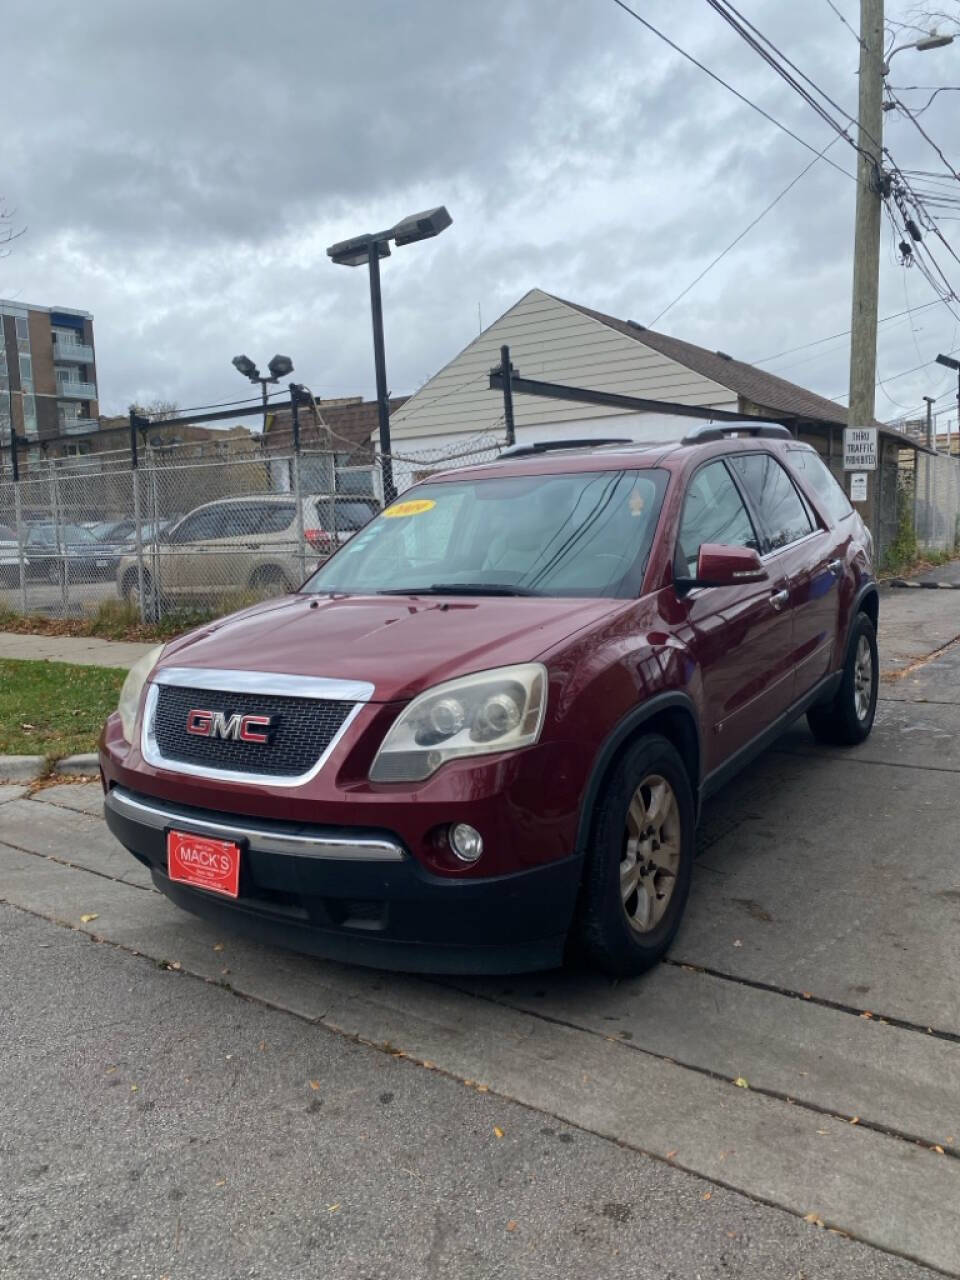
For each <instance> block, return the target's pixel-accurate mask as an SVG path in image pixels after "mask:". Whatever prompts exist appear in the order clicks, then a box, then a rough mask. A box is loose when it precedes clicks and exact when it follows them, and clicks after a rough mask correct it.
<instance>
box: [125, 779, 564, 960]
mask: <svg viewBox="0 0 960 1280" xmlns="http://www.w3.org/2000/svg"><path fill="white" fill-rule="evenodd" d="M104 812H105V816H106V820H107V825H108V826H109V828H110V830H111V831H112V832H113V834H114V835H115V836H116V837H117V839H118V840H119V841H120V843H121V844H123V845H124V846H125V847H126V848H127V849H129V850H130V852H131V853H132V854H134V856H135V857H137V858H138V859H139V860H140V861H141V862H142V863H144V865H146V866H147V867H149V869H150V872H151V875H152V877H153V881H154V884H155V885H156V886H157V888H158V889H160V891H161V892H162V893H164V894H166V896H167V897H168V898H170V900H171V901H172V902H175V903H176V904H177V905H178V906H180V907H183V908H184V909H185V910H187V911H192V912H194V913H195V914H196V915H199V916H202V917H204V918H205V919H207V920H210V921H213V922H214V923H216V924H220V925H223V926H224V927H226V928H230V929H233V930H235V931H237V932H241V933H244V934H246V935H247V936H250V937H254V938H256V939H257V940H259V941H261V942H268V943H271V944H273V945H276V946H281V947H288V948H291V949H293V950H296V951H304V952H307V953H309V954H312V955H318V956H324V957H327V958H329V959H334V960H341V961H346V962H349V963H356V964H365V965H371V966H374V967H376V968H386V969H399V970H406V971H408V972H421V973H424V972H425V973H516V972H521V971H524V970H535V969H548V968H552V967H555V966H556V965H558V964H560V962H561V960H562V957H563V949H564V944H565V941H566V934H567V931H568V929H569V926H570V921H571V919H572V916H573V909H574V904H575V901H576V896H577V890H578V887H579V882H580V870H581V863H582V859H581V858H580V857H577V856H574V857H568V858H563V859H560V860H558V861H552V862H549V863H547V864H545V865H543V866H540V867H537V868H535V869H532V870H526V871H521V872H517V873H515V874H512V875H500V876H491V877H483V878H481V877H472V878H470V879H453V878H450V877H448V876H439V875H434V874H432V873H431V872H429V871H428V870H426V869H425V868H424V867H423V866H422V865H421V864H420V863H419V862H418V861H417V859H416V858H414V857H412V856H411V855H410V854H409V852H408V851H407V850H406V848H405V847H404V846H403V844H402V843H401V842H400V841H399V840H398V839H397V838H396V836H394V835H392V834H391V833H389V832H386V831H378V830H363V829H358V828H334V827H317V826H310V825H307V824H302V823H293V822H281V821H275V820H265V819H248V818H244V817H237V816H235V815H226V814H218V813H215V812H212V811H210V810H204V809H196V808H188V807H181V806H177V805H172V804H170V803H168V802H167V801H165V800H162V801H161V800H158V799H156V798H155V797H152V796H146V795H138V794H136V793H134V792H131V791H129V790H127V789H126V788H122V787H114V788H113V789H112V790H110V791H109V792H108V793H107V797H106V800H105V803H104ZM171 829H175V830H178V831H179V830H182V831H193V832H195V833H197V834H199V835H207V836H213V837H215V838H218V839H223V840H231V841H235V842H236V843H238V844H239V845H240V847H241V850H242V853H241V872H240V896H239V898H237V899H229V898H223V897H221V896H219V895H216V894H213V893H208V892H206V891H205V890H203V889H194V888H191V887H189V886H186V885H183V884H180V883H175V882H173V881H171V880H170V879H169V877H168V876H167V852H166V843H167V841H166V836H167V832H168V831H169V830H171Z"/></svg>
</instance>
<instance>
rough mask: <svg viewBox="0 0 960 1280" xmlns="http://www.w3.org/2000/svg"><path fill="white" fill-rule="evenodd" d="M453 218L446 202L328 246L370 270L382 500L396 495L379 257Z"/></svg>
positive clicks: (346, 261)
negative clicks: (385, 228) (394, 223)
mask: <svg viewBox="0 0 960 1280" xmlns="http://www.w3.org/2000/svg"><path fill="white" fill-rule="evenodd" d="M452 221H453V219H452V218H451V217H450V214H449V213H448V212H447V210H446V208H445V207H444V206H443V205H438V206H437V207H436V208H435V209H426V210H424V212H423V213H414V214H411V215H410V217H408V218H403V219H402V220H401V221H400V222H398V223H397V224H396V226H394V227H389V228H388V229H387V230H386V231H377V232H375V233H374V234H373V235H370V234H369V233H367V234H364V235H360V236H354V237H353V239H352V240H341V241H340V242H339V243H338V244H332V245H331V246H330V247H329V249H328V250H327V257H328V258H330V259H331V260H332V261H333V262H334V263H335V264H336V265H337V266H340V267H362V266H363V265H364V263H366V264H367V268H368V271H369V274H370V311H371V319H372V321H373V363H374V372H375V375H376V382H377V424H378V426H379V430H380V466H381V476H382V478H383V500H384V502H385V503H387V502H392V501H393V499H394V498H395V497H396V496H397V490H396V485H395V484H394V480H393V457H392V455H391V447H392V446H391V443H390V397H389V393H388V391H387V362H386V356H385V354H384V342H383V300H382V298H381V296H380V259H381V258H389V256H390V241H391V240H392V241H393V243H394V244H395V245H396V246H397V248H400V246H401V245H405V244H415V243H416V242H417V241H418V240H429V239H430V238H431V237H433V236H438V235H439V234H440V232H441V231H445V230H446V229H447V227H449V226H450V224H451V222H452Z"/></svg>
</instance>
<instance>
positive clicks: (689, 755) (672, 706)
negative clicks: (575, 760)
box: [576, 690, 703, 853]
mask: <svg viewBox="0 0 960 1280" xmlns="http://www.w3.org/2000/svg"><path fill="white" fill-rule="evenodd" d="M649 733H659V734H661V735H662V736H663V737H664V738H666V739H667V741H668V742H670V743H671V744H672V745H673V746H674V747H675V748H676V749H677V751H678V752H679V754H680V758H681V759H682V760H683V763H684V765H685V766H686V769H687V773H688V774H689V777H690V785H691V788H692V789H693V794H694V798H695V801H696V803H697V808H698V810H699V794H700V773H701V765H702V758H703V757H702V746H701V741H700V727H699V720H698V717H697V709H696V705H695V704H694V701H693V699H692V698H691V697H690V695H689V694H687V693H682V692H680V691H679V690H676V691H673V692H670V693H660V694H656V695H655V696H654V697H652V698H650V699H649V700H648V701H646V702H644V703H643V704H642V705H641V706H638V707H636V708H634V709H633V710H632V711H629V712H628V713H627V714H626V715H625V716H624V717H623V719H622V720H620V721H619V723H618V724H617V725H616V726H615V728H614V729H613V730H612V732H611V733H610V734H609V735H608V737H607V738H606V740H605V741H604V742H603V744H602V745H601V747H600V749H599V751H598V752H597V754H596V757H595V759H594V762H593V768H592V769H591V771H590V776H589V778H588V780H587V785H586V787H585V789H584V793H583V800H582V803H581V806H580V819H579V822H578V824H577V846H576V847H577V851H578V852H580V853H583V852H584V851H585V850H586V849H587V847H588V845H589V840H590V833H591V830H592V827H593V818H594V812H595V810H596V806H597V801H598V799H599V797H600V795H601V793H602V791H603V787H604V784H605V783H606V780H607V778H608V777H609V776H610V774H611V772H612V771H613V769H614V768H615V766H616V763H617V761H618V760H619V759H620V757H621V755H622V754H623V752H624V751H625V750H627V749H628V748H629V747H630V746H631V745H632V744H633V743H634V742H636V740H637V739H638V738H641V737H643V736H644V735H645V734H649Z"/></svg>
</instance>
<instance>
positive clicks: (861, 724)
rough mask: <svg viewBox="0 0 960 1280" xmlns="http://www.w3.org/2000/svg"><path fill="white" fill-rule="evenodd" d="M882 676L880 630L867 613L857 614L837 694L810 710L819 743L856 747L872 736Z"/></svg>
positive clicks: (810, 720) (809, 720) (813, 729)
mask: <svg viewBox="0 0 960 1280" xmlns="http://www.w3.org/2000/svg"><path fill="white" fill-rule="evenodd" d="M879 675H880V663H879V659H878V655H877V633H876V631H874V629H873V623H872V622H871V621H870V619H869V618H868V617H867V615H866V614H865V613H858V614H857V617H856V619H855V621H854V624H853V629H852V631H851V633H850V643H849V645H848V646H847V661H846V664H845V665H844V668H843V679H842V680H841V682H840V688H839V689H838V690H837V693H836V696H835V697H834V699H833V701H832V702H828V703H826V705H824V706H822V707H811V708H810V710H809V711H808V712H807V724H808V725H809V726H810V732H811V733H812V734H813V736H814V737H815V738H816V739H817V741H818V742H824V743H829V744H830V745H832V746H840V747H855V746H856V745H857V743H858V742H863V741H864V739H865V738H867V737H868V736H869V734H870V730H871V729H872V728H873V718H874V716H875V715H876V712H877V693H878V691H879Z"/></svg>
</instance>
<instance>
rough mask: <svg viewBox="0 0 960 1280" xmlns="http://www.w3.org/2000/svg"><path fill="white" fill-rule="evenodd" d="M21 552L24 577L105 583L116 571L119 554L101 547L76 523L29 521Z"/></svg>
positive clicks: (51, 580)
mask: <svg viewBox="0 0 960 1280" xmlns="http://www.w3.org/2000/svg"><path fill="white" fill-rule="evenodd" d="M24 551H25V553H26V555H27V556H28V557H29V561H30V566H29V568H28V570H27V576H28V577H31V578H44V579H45V580H46V581H47V582H53V583H57V582H61V581H63V578H64V576H65V575H66V576H67V577H68V578H69V581H71V582H108V581H110V579H112V577H113V575H114V573H115V572H116V567H117V561H118V559H119V553H118V552H117V551H115V550H114V549H112V548H110V547H104V546H102V545H101V544H100V543H99V542H98V541H97V539H96V538H95V537H94V536H93V533H92V532H91V530H90V529H86V528H84V526H83V525H79V524H60V525H57V524H32V525H30V527H29V528H28V530H27V536H26V539H25V541H24Z"/></svg>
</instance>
